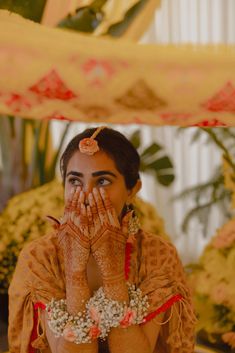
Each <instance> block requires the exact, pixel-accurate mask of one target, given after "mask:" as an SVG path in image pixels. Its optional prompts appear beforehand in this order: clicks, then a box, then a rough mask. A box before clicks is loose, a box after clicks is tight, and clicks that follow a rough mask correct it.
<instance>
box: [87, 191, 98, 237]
mask: <svg viewBox="0 0 235 353" xmlns="http://www.w3.org/2000/svg"><path fill="white" fill-rule="evenodd" d="M88 201H89V206H90V210H91V214H92V221H93V225H94V232H98V230H99V229H100V228H101V222H100V218H99V215H98V210H97V206H96V203H95V199H94V196H93V194H92V193H90V194H89V195H88Z"/></svg>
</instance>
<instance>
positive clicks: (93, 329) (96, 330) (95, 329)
mask: <svg viewBox="0 0 235 353" xmlns="http://www.w3.org/2000/svg"><path fill="white" fill-rule="evenodd" d="M100 333H101V331H100V329H99V327H98V326H96V325H93V326H91V328H90V331H89V336H90V337H91V339H93V340H95V339H96V338H98V337H99V335H100Z"/></svg>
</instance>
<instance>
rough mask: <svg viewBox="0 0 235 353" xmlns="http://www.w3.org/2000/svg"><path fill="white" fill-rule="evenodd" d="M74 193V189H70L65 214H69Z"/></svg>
mask: <svg viewBox="0 0 235 353" xmlns="http://www.w3.org/2000/svg"><path fill="white" fill-rule="evenodd" d="M74 193H75V188H72V189H71V191H70V194H69V197H68V200H67V202H66V204H65V213H67V212H69V211H70V209H71V206H72V200H73V195H74Z"/></svg>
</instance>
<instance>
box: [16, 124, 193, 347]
mask: <svg viewBox="0 0 235 353" xmlns="http://www.w3.org/2000/svg"><path fill="white" fill-rule="evenodd" d="M139 167H140V158H139V155H138V153H137V151H136V150H135V148H134V147H133V146H132V144H131V143H130V142H129V141H128V140H127V139H126V138H125V137H124V136H123V135H122V134H120V133H119V132H117V131H115V130H112V129H109V128H106V127H105V128H104V127H101V128H98V129H87V130H85V131H84V132H83V133H81V134H79V135H77V136H75V137H74V138H73V139H72V140H71V142H70V143H69V144H68V146H67V148H66V150H65V151H64V154H63V155H62V157H61V172H62V177H63V181H64V190H65V192H64V196H65V212H64V216H63V218H62V219H61V220H60V222H59V221H57V220H55V219H54V218H53V217H49V219H50V220H51V221H53V223H54V228H55V231H54V233H53V234H51V235H46V236H44V237H42V238H41V239H38V240H36V241H34V242H32V243H30V244H29V245H27V246H26V247H25V248H24V249H23V251H22V252H21V255H20V257H19V260H18V264H17V267H16V271H15V274H14V277H13V280H12V283H11V286H10V289H9V296H10V315H9V344H10V352H11V353H19V352H21V353H28V352H36V351H37V350H39V351H41V352H52V353H65V352H74V353H75V352H77V353H83V352H89V353H93V352H94V353H95V352H98V351H99V352H111V353H132V352H135V353H152V352H158V353H192V352H193V346H194V322H195V318H194V314H193V310H192V305H191V298H190V292H189V289H188V287H187V284H186V281H185V275H184V272H183V269H182V265H181V263H180V261H179V259H178V256H177V253H176V250H175V248H174V247H173V246H172V245H171V244H169V243H168V242H167V241H165V240H163V239H162V238H161V237H159V236H158V235H152V234H147V233H146V232H144V231H143V230H141V229H139V226H138V220H137V217H136V216H135V214H134V212H133V210H132V207H131V203H132V200H133V198H134V196H135V195H136V193H137V192H138V191H139V189H140V187H141V181H140V178H139ZM64 298H66V304H65V301H64V300H63V299H64Z"/></svg>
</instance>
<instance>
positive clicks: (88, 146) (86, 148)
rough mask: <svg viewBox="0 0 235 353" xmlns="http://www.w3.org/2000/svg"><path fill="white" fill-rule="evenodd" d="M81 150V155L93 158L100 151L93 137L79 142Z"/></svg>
mask: <svg viewBox="0 0 235 353" xmlns="http://www.w3.org/2000/svg"><path fill="white" fill-rule="evenodd" d="M79 150H80V152H81V153H85V154H87V155H89V156H92V155H93V154H94V153H96V152H98V151H99V146H98V143H97V141H96V140H94V139H93V138H91V137H86V138H84V139H82V140H81V141H80V142H79Z"/></svg>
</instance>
